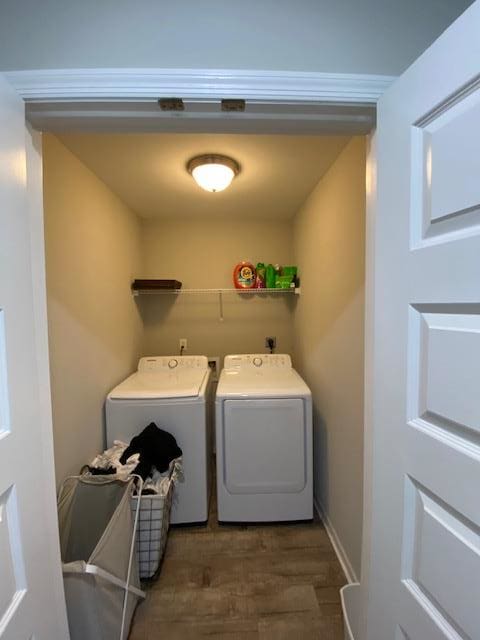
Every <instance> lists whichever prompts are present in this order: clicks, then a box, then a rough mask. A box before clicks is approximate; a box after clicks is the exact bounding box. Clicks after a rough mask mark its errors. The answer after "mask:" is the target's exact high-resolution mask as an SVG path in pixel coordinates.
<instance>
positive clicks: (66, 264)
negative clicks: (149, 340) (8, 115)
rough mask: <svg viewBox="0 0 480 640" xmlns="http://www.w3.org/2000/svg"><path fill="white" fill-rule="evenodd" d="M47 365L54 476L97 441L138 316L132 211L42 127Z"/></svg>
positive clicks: (81, 459)
mask: <svg viewBox="0 0 480 640" xmlns="http://www.w3.org/2000/svg"><path fill="white" fill-rule="evenodd" d="M43 153H44V207H45V242H46V268H47V293H48V320H49V343H50V367H51V378H52V401H53V423H54V441H55V464H56V476H57V481H58V482H60V481H61V480H62V479H63V478H64V477H65V476H66V475H69V474H74V473H78V471H79V469H80V466H81V465H83V464H84V463H85V462H88V461H89V459H90V458H91V457H92V456H93V455H95V454H96V453H97V452H98V451H99V450H100V449H101V448H102V446H103V402H104V399H105V394H106V393H107V392H108V391H109V390H110V389H111V388H112V387H113V386H114V385H115V384H116V383H117V382H119V381H120V380H121V379H122V378H124V377H125V376H126V375H127V374H128V373H130V371H131V369H132V368H133V366H134V365H135V363H136V360H137V357H138V353H139V350H140V340H141V331H142V323H141V319H140V316H139V312H138V309H137V307H136V304H135V302H134V301H133V298H132V295H131V292H130V282H131V280H132V278H133V277H135V276H137V275H138V273H139V271H140V260H141V251H140V225H139V222H138V219H137V217H136V216H135V215H134V214H133V213H131V211H129V210H128V209H127V208H126V207H125V205H124V204H123V203H122V202H121V201H120V200H119V199H118V198H117V197H116V196H114V195H113V194H112V193H111V191H109V190H108V189H107V187H106V186H105V185H104V184H103V183H102V182H100V180H98V178H96V177H95V176H94V175H93V174H92V173H91V172H90V171H89V170H88V169H87V168H86V167H85V166H84V165H83V164H81V163H80V162H79V161H78V160H77V158H76V157H75V156H73V155H72V154H71V153H70V152H69V151H68V150H67V149H66V148H65V147H64V146H63V145H62V144H60V142H59V141H58V140H57V139H56V138H55V137H54V136H52V135H45V136H44V145H43Z"/></svg>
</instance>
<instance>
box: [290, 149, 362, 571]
mask: <svg viewBox="0 0 480 640" xmlns="http://www.w3.org/2000/svg"><path fill="white" fill-rule="evenodd" d="M294 243H295V256H296V261H297V263H298V265H299V272H300V274H301V275H302V282H301V284H302V295H301V297H300V299H299V301H298V305H297V308H296V312H295V318H294V331H293V334H294V336H295V348H294V353H295V361H296V365H297V367H298V369H299V371H300V373H301V374H302V375H303V376H304V378H305V379H306V381H307V383H308V384H309V385H310V387H311V389H312V393H313V401H314V429H315V431H314V433H315V495H316V499H317V501H318V502H319V504H320V505H321V507H322V508H323V509H324V511H325V512H326V514H327V515H328V518H329V519H330V521H331V523H332V525H333V527H334V529H335V531H336V533H337V535H338V537H339V539H340V542H341V544H342V546H343V547H344V549H345V552H346V554H347V556H348V558H349V560H350V562H351V564H352V566H353V568H354V570H355V572H356V573H357V576H358V577H359V576H360V549H361V534H362V487H363V482H362V481H363V366H364V350H363V331H364V269H365V265H364V245H365V141H364V139H362V138H354V139H353V140H352V141H351V142H350V143H349V144H348V145H347V146H346V147H345V149H344V150H343V151H342V153H341V154H340V156H339V157H338V159H337V160H336V162H335V163H334V164H333V165H332V167H331V168H330V170H329V171H328V173H327V174H326V175H325V176H324V177H323V179H322V180H321V181H320V182H319V184H318V185H317V187H316V188H315V189H314V191H313V192H312V193H311V195H310V197H309V198H308V200H307V201H306V203H305V204H304V206H303V208H302V209H301V210H300V211H299V212H298V214H297V216H296V217H295V220H294Z"/></svg>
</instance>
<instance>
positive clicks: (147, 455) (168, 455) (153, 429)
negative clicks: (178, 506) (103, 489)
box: [120, 422, 182, 480]
mask: <svg viewBox="0 0 480 640" xmlns="http://www.w3.org/2000/svg"><path fill="white" fill-rule="evenodd" d="M134 453H139V454H140V462H139V463H138V465H137V467H135V471H134V472H133V473H137V474H138V475H139V476H141V477H142V478H143V480H145V478H147V476H149V475H150V472H151V469H152V466H154V467H156V468H157V470H158V471H160V473H163V472H164V471H167V469H168V466H169V464H170V462H171V461H172V460H173V459H174V458H179V457H180V456H181V455H182V450H181V449H180V447H179V446H178V445H177V441H176V440H175V438H174V437H173V436H172V434H171V433H167V431H163V429H159V428H158V427H157V425H156V424H155V423H154V422H151V423H150V424H149V425H148V427H145V429H144V430H143V431H142V432H141V433H140V434H139V435H138V436H135V437H134V438H133V439H132V441H131V442H130V444H129V446H128V447H127V449H125V451H124V452H123V454H122V457H121V458H120V462H121V463H122V464H125V463H126V461H127V460H128V458H129V457H130V456H132V455H133V454H134Z"/></svg>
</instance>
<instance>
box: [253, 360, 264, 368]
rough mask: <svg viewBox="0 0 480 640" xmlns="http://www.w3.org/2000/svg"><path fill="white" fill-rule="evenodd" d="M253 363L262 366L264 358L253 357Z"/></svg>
mask: <svg viewBox="0 0 480 640" xmlns="http://www.w3.org/2000/svg"><path fill="white" fill-rule="evenodd" d="M253 364H254V365H255V366H256V367H261V366H262V364H263V360H262V359H261V358H254V359H253Z"/></svg>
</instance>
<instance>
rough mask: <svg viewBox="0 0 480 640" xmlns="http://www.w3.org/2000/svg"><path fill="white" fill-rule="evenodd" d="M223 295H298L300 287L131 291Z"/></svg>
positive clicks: (136, 291) (143, 293) (149, 293)
mask: <svg viewBox="0 0 480 640" xmlns="http://www.w3.org/2000/svg"><path fill="white" fill-rule="evenodd" d="M196 293H201V294H217V295H218V294H224V293H227V294H228V293H239V294H241V295H265V294H267V293H273V294H277V293H280V294H282V293H287V294H295V295H300V287H290V288H289V289H234V288H229V289H137V290H134V291H133V295H134V296H138V295H170V296H172V295H173V296H179V295H185V294H196Z"/></svg>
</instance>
